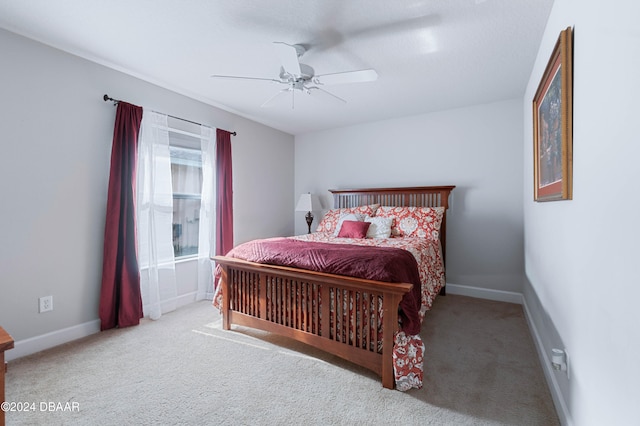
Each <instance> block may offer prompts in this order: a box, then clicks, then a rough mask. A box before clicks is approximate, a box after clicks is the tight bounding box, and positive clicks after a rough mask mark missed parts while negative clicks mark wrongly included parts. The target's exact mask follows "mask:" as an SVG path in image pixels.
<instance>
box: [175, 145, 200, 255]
mask: <svg viewBox="0 0 640 426" xmlns="http://www.w3.org/2000/svg"><path fill="white" fill-rule="evenodd" d="M185 139H186V137H185V136H180V137H177V136H176V135H174V134H170V138H169V140H170V144H171V146H170V147H169V153H170V156H171V180H172V189H173V252H174V255H175V257H176V258H179V257H186V256H195V255H197V254H198V232H199V228H200V201H201V194H202V153H201V151H200V149H195V148H189V147H185V145H188V144H185V143H184V142H186V141H185ZM188 139H192V138H188ZM197 144H198V145H199V144H200V141H199V140H198V141H197ZM192 145H193V144H192Z"/></svg>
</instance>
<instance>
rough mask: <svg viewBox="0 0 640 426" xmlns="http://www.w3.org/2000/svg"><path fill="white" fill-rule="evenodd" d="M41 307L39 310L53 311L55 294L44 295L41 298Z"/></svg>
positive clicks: (41, 311)
mask: <svg viewBox="0 0 640 426" xmlns="http://www.w3.org/2000/svg"><path fill="white" fill-rule="evenodd" d="M39 300H40V309H39V312H40V313H43V312H49V311H53V296H44V297H41V298H40V299H39Z"/></svg>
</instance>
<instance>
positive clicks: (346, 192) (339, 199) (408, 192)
mask: <svg viewBox="0 0 640 426" xmlns="http://www.w3.org/2000/svg"><path fill="white" fill-rule="evenodd" d="M453 188H455V186H453V185H449V186H414V187H405V188H362V189H330V190H329V192H331V193H332V194H333V207H334V208H336V209H338V208H345V207H346V208H348V207H357V206H363V205H366V204H380V205H381V206H408V207H440V206H442V207H444V208H445V214H444V216H443V217H442V225H441V227H440V243H441V244H442V259H443V261H444V259H445V253H446V241H447V214H446V210H447V209H448V208H449V194H450V193H451V191H453Z"/></svg>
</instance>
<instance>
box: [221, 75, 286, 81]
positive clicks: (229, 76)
mask: <svg viewBox="0 0 640 426" xmlns="http://www.w3.org/2000/svg"><path fill="white" fill-rule="evenodd" d="M210 77H211V78H228V79H234V80H262V81H275V82H276V83H282V81H280V80H276V79H275V78H260V77H242V76H238V75H217V74H214V75H212V76H210Z"/></svg>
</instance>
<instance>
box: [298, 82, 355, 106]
mask: <svg viewBox="0 0 640 426" xmlns="http://www.w3.org/2000/svg"><path fill="white" fill-rule="evenodd" d="M305 89H306V92H307V94H308V95H309V96H311V97H312V98H316V99H319V100H323V101H330V102H333V103H335V104H340V105H344V104H346V103H347V101H345V100H344V99H342V98H341V97H339V96H336V95H334V94H333V93H330V92H327V91H326V90H324V89H321V88H319V87H316V86H309V87H305Z"/></svg>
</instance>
